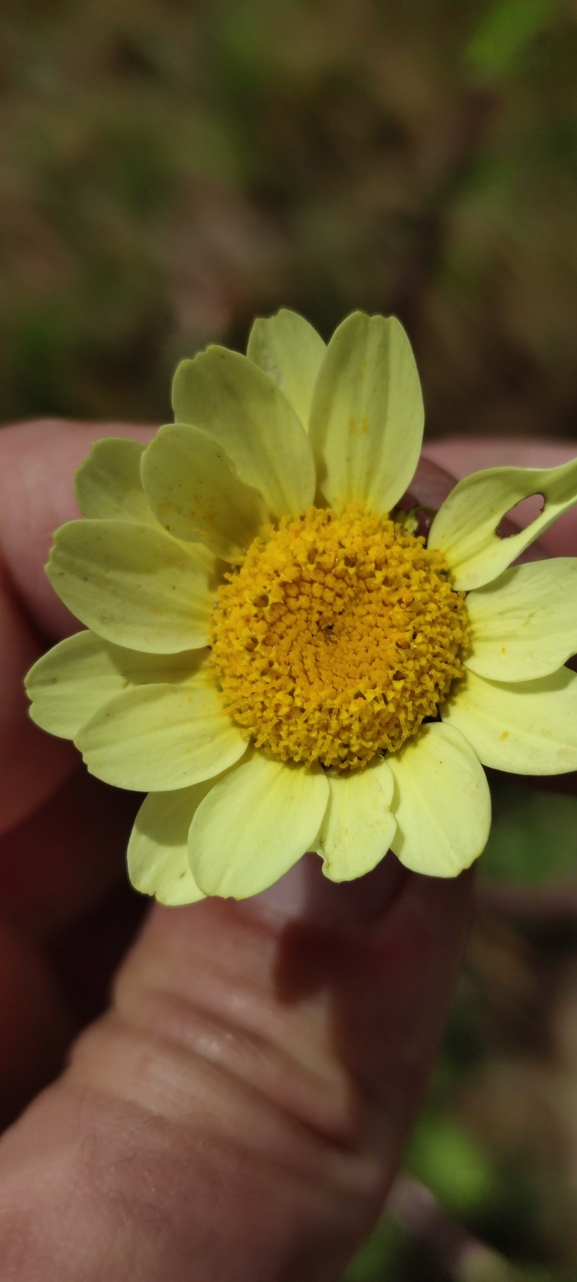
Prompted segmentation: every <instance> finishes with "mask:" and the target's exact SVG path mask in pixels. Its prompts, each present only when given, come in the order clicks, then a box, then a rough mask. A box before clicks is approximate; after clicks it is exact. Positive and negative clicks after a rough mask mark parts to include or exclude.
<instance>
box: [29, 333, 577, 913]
mask: <svg viewBox="0 0 577 1282" xmlns="http://www.w3.org/2000/svg"><path fill="white" fill-rule="evenodd" d="M173 404H174V410H175V416H176V422H175V423H174V424H171V425H169V426H167V427H163V428H161V429H160V431H159V432H158V434H157V435H156V437H155V438H154V440H153V441H152V443H151V444H150V445H149V446H148V448H146V449H145V448H144V447H143V446H141V445H139V444H137V443H136V442H134V441H129V440H116V439H111V440H104V441H100V442H99V443H98V444H97V445H96V446H95V447H94V449H93V451H92V454H91V456H90V458H89V459H88V460H87V462H86V463H84V464H83V466H82V467H81V468H80V471H79V472H78V474H77V496H78V502H79V506H80V509H81V511H82V513H83V516H84V518H85V519H84V520H81V521H73V522H71V523H70V524H68V525H65V526H63V527H62V529H60V530H59V531H58V532H57V534H56V536H55V543H54V548H53V550H52V553H51V558H50V563H49V566H48V574H49V577H50V580H51V582H52V584H53V586H54V588H55V589H56V591H57V592H58V593H59V595H60V596H61V598H62V600H63V601H64V602H65V603H66V605H68V607H69V608H70V609H71V610H72V611H73V612H74V613H75V614H76V615H77V617H78V618H79V619H80V620H81V621H82V622H83V623H84V624H85V625H86V627H87V629H88V630H87V631H83V632H80V633H78V634H77V635H75V636H73V637H70V638H69V639H68V640H66V641H63V642H61V644H60V645H58V646H56V647H55V648H54V649H53V650H52V651H51V652H50V653H49V654H48V655H46V656H45V657H44V658H43V659H41V660H40V661H39V662H38V663H37V664H35V666H34V667H33V668H32V670H31V672H30V673H29V675H28V678H27V688H28V692H29V695H30V697H31V699H32V701H33V702H32V709H31V715H32V717H33V718H34V720H35V721H36V722H37V723H38V724H39V725H41V726H43V727H44V728H45V729H47V730H50V731H51V732H52V733H54V734H58V735H63V736H65V737H69V738H73V739H74V741H75V743H76V744H77V746H78V748H79V749H80V751H81V752H82V754H83V757H84V760H85V761H86V764H87V766H88V769H89V770H90V771H91V772H92V773H93V774H95V775H97V776H98V777H99V778H101V779H104V780H106V781H107V782H108V783H112V784H117V785H119V786H120V787H125V788H133V789H136V790H139V791H148V792H149V794H150V795H149V796H148V797H147V798H146V800H145V802H144V804H143V806H142V807H141V809H140V811H139V814H138V816H137V819H136V822H135V825H134V830H133V833H132V836H131V839H130V844H129V852H128V857H129V870H130V874H131V877H132V880H133V882H134V884H135V885H136V886H137V888H138V889H140V890H142V891H145V892H147V893H149V894H154V895H156V896H157V898H158V899H160V900H161V901H162V902H164V903H168V904H179V903H187V902H190V901H193V900H195V899H200V898H202V897H203V895H207V894H209V895H210V894H217V895H233V896H235V897H237V898H243V897H245V896H247V895H252V894H255V893H257V892H258V891H260V890H263V889H265V888H266V887H267V886H269V885H271V883H272V882H274V881H275V880H276V879H277V878H278V877H280V876H281V875H282V874H283V873H284V872H286V871H287V870H288V868H290V867H291V865H292V864H293V863H295V862H296V860H298V859H299V858H300V856H301V855H302V854H304V852H305V851H307V850H314V851H317V852H318V854H319V855H321V857H322V859H323V871H324V872H325V874H326V875H327V876H328V877H330V878H332V879H333V880H335V881H343V880H348V879H350V878H354V877H358V876H360V875H361V874H363V873H365V872H368V871H369V870H370V869H371V868H373V867H374V866H375V865H376V864H377V863H378V862H379V860H380V859H382V858H383V856H384V855H385V854H386V852H387V851H388V849H389V848H392V850H393V851H394V852H395V854H396V855H397V856H398V858H399V859H400V860H401V861H402V862H403V863H404V864H405V865H406V866H407V867H409V868H412V869H414V870H416V871H419V872H423V873H428V874H431V875H435V876H442V877H452V876H455V875H456V874H457V873H459V872H460V871H461V870H462V869H463V868H466V867H468V866H469V864H471V863H472V861H473V860H474V859H475V858H477V856H478V855H479V854H480V853H481V851H482V849H483V847H484V845H485V842H486V840H487V836H488V832H489V825H490V798H489V789H488V785H487V780H486V777H485V773H484V770H483V765H486V766H494V767H497V768H498V769H501V770H510V771H518V772H520V773H523V774H537V775H544V774H556V773H559V772H563V771H569V770H574V769H576V768H577V675H575V674H574V673H573V672H571V671H570V670H569V669H568V668H566V667H565V666H564V664H565V662H566V660H567V659H568V658H569V656H570V655H572V654H574V653H575V652H576V651H577V593H576V591H575V589H576V587H577V558H559V559H557V560H554V561H538V562H532V563H530V564H525V565H513V566H512V562H513V561H514V560H515V559H516V558H517V557H518V556H519V555H520V553H522V552H523V551H524V550H525V548H527V547H528V545H529V543H530V542H531V541H532V540H533V539H535V538H536V537H537V536H538V535H539V533H540V532H541V531H542V530H544V529H546V528H547V526H548V525H550V524H551V522H552V521H554V520H555V519H556V517H557V516H559V515H561V513H562V512H564V511H565V510H566V509H567V508H568V507H570V506H571V505H572V504H574V503H576V502H577V461H574V462H571V463H567V464H565V465H563V466H562V467H557V468H552V469H545V470H537V469H523V468H511V467H501V468H494V469H490V470H488V471H485V472H478V473H475V474H474V475H472V476H469V477H466V478H465V480H463V481H461V482H460V483H459V484H458V485H456V486H455V488H454V490H453V491H452V492H451V494H450V495H449V497H448V498H447V499H446V501H445V503H444V504H443V506H442V507H441V509H440V511H439V512H438V513H437V514H436V516H435V517H434V520H433V522H432V526H431V529H430V533H429V536H428V540H427V541H425V538H424V537H423V536H422V535H418V534H417V533H416V532H415V528H414V521H413V520H411V518H410V516H407V514H406V513H405V512H404V511H403V509H402V507H399V506H398V505H399V500H401V498H402V497H403V495H404V494H405V493H406V491H407V489H408V488H409V486H410V483H411V481H412V478H413V475H414V472H415V469H416V466H417V462H418V458H419V453H420V449H421V441H422V432H423V405H422V398H421V391H420V385H419V379H418V374H417V370H416V366H415V362H414V359H413V355H412V352H411V348H410V345H409V342H408V339H407V337H406V334H405V332H404V330H403V328H402V326H401V325H400V324H399V322H398V321H397V320H395V319H394V318H389V319H385V318H383V317H380V316H374V317H371V318H369V317H368V316H365V315H364V314H362V313H355V314H354V315H352V316H349V317H348V318H347V319H346V320H345V321H344V322H343V323H342V325H340V326H339V328H338V329H337V330H336V332H335V334H334V335H333V337H332V339H331V341H330V343H329V345H328V347H325V345H324V343H323V342H322V340H321V339H320V338H319V336H318V334H317V333H316V332H315V330H314V329H312V327H311V326H310V325H309V324H308V323H307V322H306V321H305V320H303V319H302V318H301V317H300V316H297V315H295V314H294V313H292V312H288V311H284V310H283V311H280V312H279V313H278V315H277V316H274V317H272V318H271V319H268V320H257V321H256V322H255V324H254V326H253V329H252V332H251V335H250V339H249V344H248V351H247V356H241V355H240V354H239V353H237V352H232V351H228V350H227V349H225V348H221V347H209V348H208V350H207V351H206V352H203V353H201V354H200V355H199V356H197V357H195V359H194V360H191V361H184V362H183V363H182V364H181V365H180V366H179V368H178V370H177V373H176V377H175V381H174V389H173ZM535 493H539V494H542V495H543V496H544V505H543V509H542V511H541V513H540V515H539V516H538V517H537V518H536V520H534V521H533V522H532V524H531V525H530V526H528V527H527V529H525V530H522V531H520V532H519V533H518V534H516V535H514V536H513V537H510V538H507V539H501V538H499V536H498V534H497V529H498V526H499V523H500V521H501V519H502V517H503V516H504V515H505V513H506V512H507V511H508V510H509V509H510V508H512V507H513V506H514V505H515V504H516V503H517V502H519V500H520V499H522V498H525V497H527V496H528V495H530V494H535Z"/></svg>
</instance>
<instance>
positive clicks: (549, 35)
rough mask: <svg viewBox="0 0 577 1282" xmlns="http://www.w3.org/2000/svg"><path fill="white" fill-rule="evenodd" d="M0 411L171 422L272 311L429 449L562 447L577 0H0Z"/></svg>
mask: <svg viewBox="0 0 577 1282" xmlns="http://www.w3.org/2000/svg"><path fill="white" fill-rule="evenodd" d="M0 13H1V28H2V37H3V39H2V46H3V49H2V54H1V62H0V90H1V92H0V113H1V128H0V253H1V255H2V264H1V272H0V328H1V330H2V342H1V343H0V375H1V377H0V387H1V392H0V419H3V420H6V419H7V418H10V417H14V416H16V417H18V416H26V415H32V414H38V413H43V414H45V413H51V414H65V415H79V416H88V417H119V416H129V417H132V418H136V419H144V420H148V421H158V420H159V419H164V418H166V417H167V415H168V396H167V389H168V383H169V378H170V373H171V370H172V368H173V366H174V363H175V361H176V360H177V358H178V357H179V356H180V355H181V354H182V353H184V352H186V353H191V352H193V351H194V350H195V349H197V348H198V347H199V346H202V345H204V344H205V343H206V342H207V341H209V340H211V339H212V340H214V339H216V340H220V341H224V342H226V343H231V344H233V345H236V346H242V345H243V343H244V341H245V338H246V333H247V328H248V324H249V320H250V318H251V317H252V315H253V314H254V313H255V312H261V313H262V312H268V311H271V310H272V309H274V308H276V307H277V305H278V304H279V303H280V302H283V303H285V304H288V305H292V306H294V307H296V308H297V309H299V310H301V311H303V312H304V313H305V314H307V315H308V316H309V317H310V318H311V319H312V320H313V321H314V322H315V323H316V324H317V325H318V326H319V328H320V329H321V331H322V332H323V333H324V334H325V335H327V334H328V333H329V332H330V330H331V329H332V327H333V326H334V324H335V323H336V322H337V321H338V320H339V319H340V318H341V317H342V316H343V314H345V313H346V312H347V311H348V310H350V309H352V308H354V307H358V306H360V307H364V308H368V309H379V310H384V311H386V312H389V311H395V312H397V313H398V314H399V315H400V316H401V317H402V319H403V320H404V321H405V323H406V324H407V326H408V328H409V331H410V334H411V337H412V338H413V340H414V342H415V345H416V347H417V350H418V355H419V360H420V366H421V369H422V373H423V380H424V384H425V391H426V402H427V407H428V423H429V432H430V433H431V434H435V433H437V434H438V433H445V432H450V431H452V430H464V431H467V432H476V431H479V432H495V433H498V432H506V433H520V432H524V433H535V432H554V433H557V434H565V435H567V434H569V435H571V434H572V433H573V432H574V431H575V430H576V422H577V418H576V408H577V363H576V362H575V359H574V352H575V349H576V346H577V238H576V237H575V222H576V215H577V101H576V97H575V88H574V86H575V66H576V60H577V3H576V0H355V3H354V4H351V3H349V0H196V3H195V4H194V5H193V4H192V2H191V0H162V2H161V0H114V3H112V2H111V0H84V3H83V4H81V5H78V4H77V3H75V2H74V0H3V3H2V5H1V7H0Z"/></svg>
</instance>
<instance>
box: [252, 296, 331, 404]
mask: <svg viewBox="0 0 577 1282" xmlns="http://www.w3.org/2000/svg"><path fill="white" fill-rule="evenodd" d="M325 352H326V345H325V343H323V340H322V338H321V336H320V334H317V331H316V329H313V327H312V325H310V324H309V322H308V321H307V320H305V319H304V317H303V316H299V315H298V312H291V311H288V309H287V308H286V307H281V309H280V311H279V312H277V314H276V316H269V317H267V319H266V320H265V319H262V318H261V317H259V318H258V319H257V320H255V322H254V325H253V327H252V329H251V331H250V337H249V340H248V347H247V349H246V354H247V356H248V358H249V360H251V361H253V362H254V364H255V365H258V366H259V368H260V369H262V370H263V371H264V373H265V374H268V377H269V378H272V381H273V383H276V385H277V387H280V390H281V392H284V395H285V396H286V398H287V401H288V402H289V405H292V407H293V410H294V411H295V413H296V414H298V417H299V419H300V421H301V423H302V425H303V427H304V428H307V429H308V423H309V415H310V409H311V402H312V396H313V391H314V386H315V383H316V379H317V374H318V372H319V369H320V366H321V364H322V360H323V357H324V354H325Z"/></svg>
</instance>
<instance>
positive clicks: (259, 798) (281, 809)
mask: <svg viewBox="0 0 577 1282" xmlns="http://www.w3.org/2000/svg"><path fill="white" fill-rule="evenodd" d="M328 795H329V785H328V783H327V780H326V777H325V775H324V773H323V771H322V770H320V769H318V768H314V769H312V770H306V769H305V768H304V767H303V766H296V765H291V764H288V763H286V764H285V763H284V762H282V761H272V760H270V759H269V758H267V757H263V756H261V755H260V753H258V752H256V753H254V755H253V756H251V758H250V760H248V761H247V762H246V763H244V764H243V765H241V766H239V767H238V768H237V769H236V770H232V771H231V772H230V774H228V775H227V776H226V778H225V779H222V780H219V781H218V782H217V783H216V784H215V786H214V788H212V789H211V791H210V792H209V794H208V796H207V797H205V799H204V801H203V802H201V804H200V806H199V807H198V810H197V812H196V814H195V816H194V819H193V822H192V826H191V829H190V846H189V851H190V862H191V866H192V870H193V874H194V877H195V879H196V881H197V882H198V885H199V886H201V887H202V889H203V890H204V892H205V894H206V895H222V896H223V897H226V896H229V895H231V896H232V897H233V898H234V899H246V898H248V896H249V895H257V894H258V893H259V892H260V891H261V890H266V888H267V886H271V885H272V884H273V882H275V881H277V880H278V878H279V877H282V876H283V873H285V872H287V871H288V869H289V868H291V867H292V865H293V864H295V863H296V862H297V860H298V859H300V857H301V855H304V853H305V851H307V850H310V849H311V848H312V847H313V845H314V842H315V839H316V836H317V833H318V831H319V828H320V826H321V823H322V819H323V815H324V812H325V809H326V805H327V801H328Z"/></svg>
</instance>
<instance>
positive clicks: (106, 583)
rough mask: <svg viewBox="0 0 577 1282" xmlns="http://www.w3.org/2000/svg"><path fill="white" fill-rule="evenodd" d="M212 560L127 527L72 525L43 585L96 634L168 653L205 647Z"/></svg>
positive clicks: (160, 535)
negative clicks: (51, 587)
mask: <svg viewBox="0 0 577 1282" xmlns="http://www.w3.org/2000/svg"><path fill="white" fill-rule="evenodd" d="M211 566H214V558H213V557H212V554H211V553H210V552H208V551H207V550H206V548H203V547H201V546H200V545H191V546H190V548H188V547H186V548H185V547H183V545H182V543H177V542H176V540H175V539H172V538H171V537H170V535H168V534H165V532H164V530H161V529H160V528H158V527H157V529H156V530H152V529H150V528H149V526H146V525H132V524H129V523H128V522H126V521H70V523H69V524H68V525H63V526H61V528H60V529H59V530H57V532H56V534H55V536H54V546H53V548H52V552H51V553H50V561H49V563H48V565H47V567H46V573H47V574H48V578H49V579H50V582H51V584H52V586H53V588H54V589H55V591H56V592H57V593H58V595H59V597H61V598H62V600H63V601H64V604H65V605H67V606H68V608H69V610H71V611H72V613H73V614H75V615H76V617H77V619H80V620H81V622H82V623H85V624H86V625H87V627H89V628H92V629H93V631H94V632H98V634H99V635H100V636H102V637H104V638H105V639H106V640H107V641H112V642H114V643H115V644H117V645H124V646H128V647H129V648H130V649H131V650H146V651H150V652H152V653H157V654H160V653H163V654H170V653H173V652H175V651H178V650H192V649H196V648H197V647H199V646H204V645H206V628H207V623H208V620H209V618H210V615H211V612H212V609H213V607H214V595H215V586H216V582H215V579H214V573H213V572H212V569H209V567H211Z"/></svg>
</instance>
